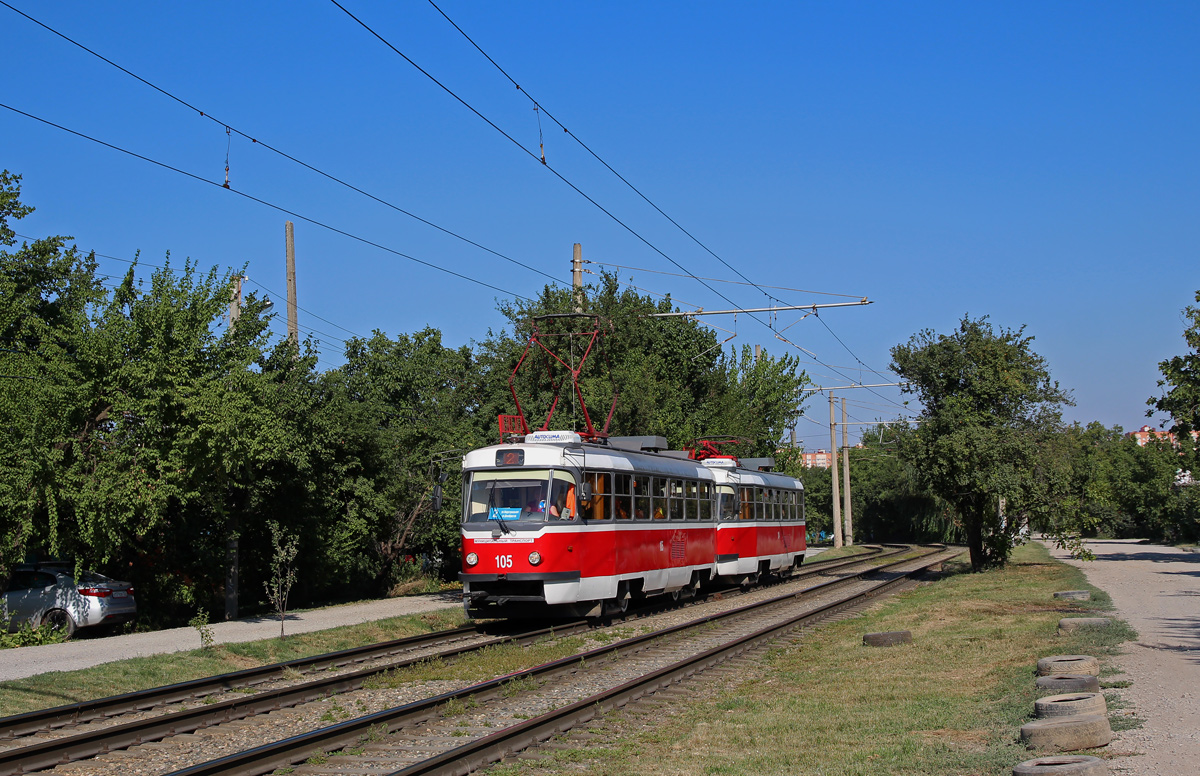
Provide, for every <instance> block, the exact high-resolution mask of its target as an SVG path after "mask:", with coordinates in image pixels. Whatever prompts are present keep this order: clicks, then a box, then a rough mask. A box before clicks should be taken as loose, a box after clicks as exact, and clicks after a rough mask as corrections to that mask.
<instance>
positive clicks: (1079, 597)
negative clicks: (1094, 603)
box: [1054, 590, 1092, 601]
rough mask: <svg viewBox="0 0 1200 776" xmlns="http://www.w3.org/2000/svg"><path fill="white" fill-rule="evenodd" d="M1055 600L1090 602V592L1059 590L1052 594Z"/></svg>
mask: <svg viewBox="0 0 1200 776" xmlns="http://www.w3.org/2000/svg"><path fill="white" fill-rule="evenodd" d="M1054 597H1055V598H1063V599H1066V600H1068V601H1090V600H1092V591H1090V590H1060V591H1059V592H1057V593H1055V594H1054Z"/></svg>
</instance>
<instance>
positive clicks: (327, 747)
mask: <svg viewBox="0 0 1200 776" xmlns="http://www.w3.org/2000/svg"><path fill="white" fill-rule="evenodd" d="M936 554H940V553H938V552H937V550H933V551H931V552H929V553H927V555H936ZM920 557H922V556H919V557H918V558H915V559H914V558H906V559H903V560H898V561H895V562H893V563H889V564H884V565H882V566H875V567H872V568H869V569H864V570H862V571H860V572H858V573H856V574H850V575H847V576H844V577H839V578H838V579H832V580H828V581H826V582H822V583H819V584H816V585H812V586H811V587H807V588H805V589H803V590H800V591H797V592H793V593H787V594H784V595H781V596H776V597H773V598H770V599H766V600H764V601H759V602H756V603H752V604H747V605H745V606H741V607H736V608H734V609H729V610H727V611H724V612H718V613H715V614H711V615H707V616H704V617H700V618H698V619H695V620H691V621H688V622H685V623H681V624H679V625H675V626H672V627H670V628H666V629H664V630H661V631H655V632H653V633H647V634H643V635H640V636H634V637H631V638H628V639H623V640H621V641H618V642H615V643H613V644H608V645H605V646H603V647H598V648H596V649H592V650H589V651H587V652H583V653H580V654H576V655H571V656H570V657H565V658H562V659H560V660H555V661H552V662H549V663H544V664H542V665H540V666H535V667H533V668H529V669H525V670H521V671H514V672H512V673H510V674H506V675H505V676H501V677H498V678H496V679H491V680H488V681H485V682H480V683H477V684H474V685H471V686H469V687H464V688H462V689H459V690H452V691H450V692H445V693H442V694H440V695H435V696H432V697H429V698H425V699H422V700H418V701H413V702H411V703H407V704H404V705H403V706H398V707H396V708H393V709H386V710H384V711H380V712H376V713H374V714H368V715H366V716H363V717H358V718H356V719H350V720H346V721H345V722H340V723H338V724H335V725H331V726H329V727H325V728H321V729H319V730H315V731H312V732H309V733H303V734H301V735H297V736H293V737H291V738H286V739H282V740H280V741H276V742H273V743H270V744H264V745H263V746H259V747H256V748H254V749H251V750H248V751H245V752H240V753H237V754H233V755H229V756H226V757H222V758H220V759H217V760H211V761H209V762H205V763H198V764H196V765H193V766H190V767H188V768H183V769H181V770H177V771H174V772H173V773H171V774H169V775H168V776H259V775H260V774H264V773H269V772H270V771H272V770H274V769H276V768H284V767H288V766H292V765H294V764H296V763H297V762H300V761H302V760H304V759H306V758H308V757H310V756H311V755H312V754H313V753H314V752H316V751H321V752H324V751H331V750H334V749H338V748H344V747H346V746H353V745H355V744H358V743H359V742H360V739H361V738H362V737H363V736H365V735H368V734H370V733H371V732H372V731H374V730H378V729H379V727H380V726H385V727H386V728H387V731H388V732H389V733H390V732H393V731H395V730H398V729H401V728H403V727H406V726H409V725H414V724H417V723H420V722H422V721H424V720H427V719H429V718H431V717H433V716H434V715H436V714H437V713H438V711H439V709H440V708H441V707H442V706H443V705H445V704H447V703H450V702H452V701H456V700H462V699H465V698H473V699H475V700H487V699H490V698H493V697H495V696H496V695H498V694H500V692H501V691H502V690H503V687H504V685H505V684H507V683H510V682H515V681H518V680H521V679H525V678H528V677H538V678H540V677H549V676H554V675H557V674H562V673H568V672H574V671H578V670H580V669H581V668H582V667H583V666H584V664H586V662H587V661H588V660H592V659H596V658H601V657H605V656H619V655H621V654H623V653H626V652H633V651H638V650H640V649H642V648H643V647H644V646H645V645H646V644H647V643H649V642H651V641H655V640H659V639H662V638H663V637H665V636H670V635H673V634H676V633H681V632H683V631H686V630H690V629H694V628H697V627H700V626H703V625H706V624H709V623H713V622H717V621H720V620H724V619H726V618H731V617H737V616H740V615H743V614H746V613H748V612H751V611H754V610H757V609H762V608H766V607H769V606H774V605H779V604H781V603H784V602H786V601H789V600H792V599H795V598H801V597H804V596H807V595H811V594H812V593H814V592H818V591H822V590H825V589H826V588H829V587H833V586H839V585H845V584H847V583H849V582H850V581H852V580H858V579H862V578H863V577H865V576H867V575H870V574H876V573H879V572H881V571H885V570H887V569H889V568H892V567H893V566H899V565H902V564H906V563H912V562H914V560H918V559H919V558H920ZM918 571H919V570H918ZM913 573H917V572H916V571H914V572H906V575H905V576H908V575H911V574H913ZM874 589H875V588H873V590H874ZM867 592H868V593H869V592H870V591H867ZM865 595H866V594H865V593H864V594H860V595H859V596H856V597H855V599H854V600H858V599H860V598H862V597H864V596H865ZM834 605H836V604H834ZM830 606H833V605H830ZM828 608H829V607H828V606H826V607H822V609H821V610H827V609H828ZM821 610H818V611H821ZM538 719H541V718H540V717H539V718H538ZM518 727H521V728H524V727H525V725H521V726H518Z"/></svg>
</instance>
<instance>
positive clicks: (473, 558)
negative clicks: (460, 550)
mask: <svg viewBox="0 0 1200 776" xmlns="http://www.w3.org/2000/svg"><path fill="white" fill-rule="evenodd" d="M477 563H479V556H478V555H476V554H475V553H473V552H468V553H467V565H468V566H474V565H475V564H477Z"/></svg>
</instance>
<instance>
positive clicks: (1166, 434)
mask: <svg viewBox="0 0 1200 776" xmlns="http://www.w3.org/2000/svg"><path fill="white" fill-rule="evenodd" d="M1125 436H1127V437H1129V438H1130V439H1132V440H1134V441H1135V442H1137V443H1138V446H1139V447H1145V446H1146V444H1147V443H1149V441H1150V440H1151V439H1163V440H1167V441H1169V442H1170V443H1171V444H1176V442H1175V435H1174V434H1172V433H1171V432H1170V431H1160V430H1159V429H1156V428H1154V427H1153V426H1142V427H1141V428H1139V429H1138V430H1137V431H1130V432H1129V433H1128V434H1126V435H1125ZM1197 438H1200V432H1196V431H1193V432H1192V439H1197Z"/></svg>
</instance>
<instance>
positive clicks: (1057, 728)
mask: <svg viewBox="0 0 1200 776" xmlns="http://www.w3.org/2000/svg"><path fill="white" fill-rule="evenodd" d="M1021 740H1022V741H1024V742H1025V744H1026V745H1027V746H1029V747H1030V748H1032V749H1052V750H1057V751H1060V752H1074V751H1077V750H1079V749H1094V748H1096V747H1098V746H1107V745H1108V742H1110V741H1112V728H1110V727H1109V726H1108V717H1106V716H1104V715H1103V714H1081V715H1079V716H1074V717H1048V718H1046V719H1035V720H1033V721H1032V722H1026V723H1025V724H1024V725H1022V726H1021Z"/></svg>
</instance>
